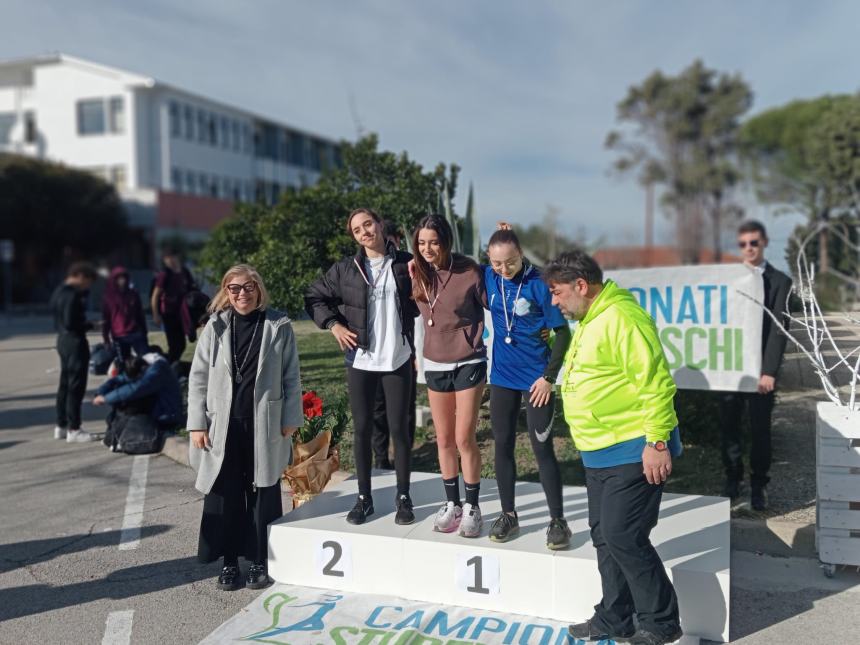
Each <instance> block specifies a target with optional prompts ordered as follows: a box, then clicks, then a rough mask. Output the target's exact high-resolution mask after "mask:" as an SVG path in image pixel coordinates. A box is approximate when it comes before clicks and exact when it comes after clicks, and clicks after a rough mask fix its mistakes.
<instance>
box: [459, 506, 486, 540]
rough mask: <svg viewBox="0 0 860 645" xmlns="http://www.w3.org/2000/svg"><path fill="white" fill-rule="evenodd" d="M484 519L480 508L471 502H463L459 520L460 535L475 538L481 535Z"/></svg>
mask: <svg viewBox="0 0 860 645" xmlns="http://www.w3.org/2000/svg"><path fill="white" fill-rule="evenodd" d="M482 528H484V519H483V518H482V517H481V509H480V508H478V507H477V506H472V505H471V504H468V503H467V504H463V521H462V522H460V537H467V538H475V537H478V536H479V535H481V529H482Z"/></svg>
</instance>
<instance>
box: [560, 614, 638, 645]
mask: <svg viewBox="0 0 860 645" xmlns="http://www.w3.org/2000/svg"><path fill="white" fill-rule="evenodd" d="M567 633H568V636H570V637H571V638H573V639H575V640H583V641H585V642H587V643H592V642H593V643H599V642H600V641H608V640H614V641H615V642H616V643H624V642H626V641H627V639H628V638H630V637H631V636H633V634H634V632H633V630H631V631H630V632H627V633H623V634H607V633H606V632H604V631H603V630H600V629H597V628H596V627H595V626H594V625H593V624H592V623H591V619H589V620H586V621H585V622H584V623H576V624H575V625H570V626H569V627H568V628H567Z"/></svg>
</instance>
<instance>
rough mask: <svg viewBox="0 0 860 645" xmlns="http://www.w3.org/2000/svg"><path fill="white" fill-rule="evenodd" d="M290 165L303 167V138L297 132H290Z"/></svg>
mask: <svg viewBox="0 0 860 645" xmlns="http://www.w3.org/2000/svg"><path fill="white" fill-rule="evenodd" d="M290 163H291V164H293V165H294V166H304V165H305V138H304V137H303V136H302V135H301V134H299V133H298V132H290Z"/></svg>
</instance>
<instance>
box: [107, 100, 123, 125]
mask: <svg viewBox="0 0 860 645" xmlns="http://www.w3.org/2000/svg"><path fill="white" fill-rule="evenodd" d="M108 110H109V111H108V115H109V116H110V131H111V132H113V133H114V134H122V133H123V132H125V101H123V99H122V97H121V96H113V97H111V99H110V101H109V102H108Z"/></svg>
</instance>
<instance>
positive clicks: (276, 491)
mask: <svg viewBox="0 0 860 645" xmlns="http://www.w3.org/2000/svg"><path fill="white" fill-rule="evenodd" d="M253 482H254V419H253V418H232V419H230V425H229V427H228V429H227V444H226V447H225V450H224V461H223V463H222V464H221V471H220V472H219V473H218V478H217V479H216V480H215V484H214V485H213V486H212V490H211V491H210V492H209V494H208V495H206V496H205V497H204V498H203V518H202V520H201V521H200V537H199V540H198V544H197V559H198V561H200V562H214V561H215V560H217V559H218V558H220V557H223V558H224V564H225V565H228V564H237V563H238V559H239V556H240V555H243V556H244V557H245V559H246V560H248V561H249V562H255V563H257V564H264V563H265V562H266V561H267V559H268V531H267V528H268V526H269V524H271V523H272V522H274V521H275V520H277V519H278V518H280V517H281V516H282V515H283V514H284V511H283V507H282V506H281V485H280V483H277V484H275V485H274V486H266V487H263V488H257V489H254V488H253Z"/></svg>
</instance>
